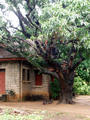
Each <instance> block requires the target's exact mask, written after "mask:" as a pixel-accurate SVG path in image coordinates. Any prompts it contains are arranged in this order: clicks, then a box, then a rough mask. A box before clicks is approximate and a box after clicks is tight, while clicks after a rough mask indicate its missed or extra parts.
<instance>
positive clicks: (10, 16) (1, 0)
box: [0, 0, 18, 27]
mask: <svg viewBox="0 0 90 120" xmlns="http://www.w3.org/2000/svg"><path fill="white" fill-rule="evenodd" d="M0 3H1V4H4V5H5V6H6V7H8V5H7V4H6V3H5V2H4V0H0ZM0 16H2V17H3V19H4V20H5V18H6V19H7V20H10V21H11V23H12V25H13V26H14V27H17V26H18V18H17V17H16V16H15V14H14V13H13V12H11V11H7V12H6V13H5V15H4V16H3V14H2V12H1V10H0Z"/></svg>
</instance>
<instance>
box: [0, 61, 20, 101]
mask: <svg viewBox="0 0 90 120" xmlns="http://www.w3.org/2000/svg"><path fill="white" fill-rule="evenodd" d="M0 69H5V90H6V91H7V90H13V91H14V92H15V95H16V96H14V99H20V67H19V62H4V63H0Z"/></svg>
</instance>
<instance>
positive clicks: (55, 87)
mask: <svg viewBox="0 0 90 120" xmlns="http://www.w3.org/2000/svg"><path fill="white" fill-rule="evenodd" d="M50 91H51V95H52V98H53V99H57V98H58V97H59V93H60V87H59V82H58V80H57V79H54V81H53V82H52V81H51V82H50Z"/></svg>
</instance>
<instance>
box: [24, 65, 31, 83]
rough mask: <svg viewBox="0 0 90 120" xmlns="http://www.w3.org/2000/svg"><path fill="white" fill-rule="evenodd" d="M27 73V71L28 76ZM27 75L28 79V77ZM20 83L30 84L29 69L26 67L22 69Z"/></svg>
mask: <svg viewBox="0 0 90 120" xmlns="http://www.w3.org/2000/svg"><path fill="white" fill-rule="evenodd" d="M23 70H25V71H24V74H23ZM28 71H29V74H28ZM28 75H29V77H28ZM23 76H24V79H23ZM28 78H29V79H28ZM22 82H26V83H30V82H31V79H30V68H27V67H23V68H22Z"/></svg>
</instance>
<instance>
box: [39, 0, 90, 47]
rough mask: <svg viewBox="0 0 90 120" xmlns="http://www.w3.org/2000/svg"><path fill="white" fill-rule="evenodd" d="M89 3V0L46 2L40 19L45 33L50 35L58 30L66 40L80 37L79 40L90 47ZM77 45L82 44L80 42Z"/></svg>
mask: <svg viewBox="0 0 90 120" xmlns="http://www.w3.org/2000/svg"><path fill="white" fill-rule="evenodd" d="M89 5H90V3H89V0H85V1H81V0H66V1H65V0H60V1H59V2H55V3H52V4H46V5H45V7H44V8H43V9H42V15H41V19H40V22H41V25H42V30H43V34H45V36H48V35H52V34H53V32H57V31H58V32H59V35H60V37H61V39H63V40H64V41H66V40H68V41H69V40H70V39H76V38H79V42H80V41H81V42H82V41H84V42H85V44H84V46H85V48H86V47H87V48H90V34H89V32H90V31H89V26H90V23H89V21H90V16H89ZM64 6H65V7H64ZM76 47H78V48H80V47H82V46H80V43H79V44H78V46H76Z"/></svg>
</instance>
